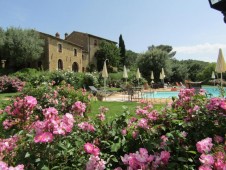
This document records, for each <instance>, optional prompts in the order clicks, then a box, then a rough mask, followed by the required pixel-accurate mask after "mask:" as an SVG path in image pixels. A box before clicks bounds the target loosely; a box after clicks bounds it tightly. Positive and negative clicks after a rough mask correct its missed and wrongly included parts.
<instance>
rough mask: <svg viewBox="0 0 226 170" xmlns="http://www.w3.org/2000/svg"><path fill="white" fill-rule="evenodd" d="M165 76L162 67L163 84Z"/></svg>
mask: <svg viewBox="0 0 226 170" xmlns="http://www.w3.org/2000/svg"><path fill="white" fill-rule="evenodd" d="M165 77H166V75H165V72H164V69H163V68H162V81H163V84H164V78H165Z"/></svg>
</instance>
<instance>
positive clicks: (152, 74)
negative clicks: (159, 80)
mask: <svg viewBox="0 0 226 170" xmlns="http://www.w3.org/2000/svg"><path fill="white" fill-rule="evenodd" d="M154 79H155V78H154V73H153V71H151V80H154Z"/></svg>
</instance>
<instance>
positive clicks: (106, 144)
mask: <svg viewBox="0 0 226 170" xmlns="http://www.w3.org/2000/svg"><path fill="white" fill-rule="evenodd" d="M50 87H51V86H50ZM69 89H70V88H69ZM69 89H67V86H66V87H65V86H64V87H63V88H62V89H61V87H56V88H52V87H51V88H49V87H47V89H46V90H43V91H44V92H43V93H41V94H40V95H37V96H35V97H34V96H31V94H29V96H24V97H23V98H17V99H15V101H14V103H12V105H10V106H8V107H6V108H5V109H4V113H3V114H2V119H3V125H2V126H4V128H5V130H4V134H3V135H2V139H1V140H0V146H1V147H0V148H1V149H0V161H2V162H4V163H5V164H4V163H3V165H4V166H5V165H6V166H8V165H10V166H14V167H16V166H20V167H23V168H24V169H87V170H92V169H99V170H101V169H115V170H120V169H131V170H133V169H143V170H146V169H216V170H224V169H225V166H226V154H225V152H226V151H225V150H226V146H225V132H226V118H225V117H226V107H225V103H226V100H225V99H224V98H212V99H208V98H206V96H205V95H204V94H203V91H201V93H200V94H195V93H194V89H182V90H181V91H180V94H179V98H178V99H175V100H174V101H173V102H172V103H170V104H169V105H168V106H166V107H165V108H163V110H162V111H161V112H158V111H156V110H153V107H152V105H151V104H150V103H148V102H147V101H145V100H144V101H140V106H139V107H137V108H136V110H135V113H136V116H134V117H133V116H131V115H132V114H131V113H130V112H128V111H127V109H124V111H123V112H122V113H118V116H117V117H116V118H115V119H114V120H112V121H107V120H105V115H106V114H107V111H108V109H107V108H104V107H101V108H100V110H99V114H96V118H92V119H91V118H90V117H89V112H87V104H88V103H89V102H88V101H89V100H88V97H87V95H86V94H85V93H86V92H85V91H81V96H80V97H81V98H80V97H77V98H76V100H75V99H74V98H73V99H71V97H72V96H73V95H71V94H70V92H69V91H70V90H69ZM65 90H66V91H65ZM37 91H38V90H37ZM48 92H49V93H48ZM33 94H36V93H33ZM43 94H44V95H45V97H43ZM46 95H48V96H51V97H46ZM59 96H60V97H59ZM62 96H64V98H65V100H62V99H63V98H62ZM56 99H57V101H58V102H56V101H55V100H56ZM79 99H86V100H83V101H82V100H79ZM53 101H54V102H53ZM62 101H63V102H66V104H63V105H62V104H59V103H61V102H62ZM65 106H66V107H65ZM62 108H64V109H62ZM65 108H66V109H65ZM213 141H214V143H213ZM5 143H7V145H5Z"/></svg>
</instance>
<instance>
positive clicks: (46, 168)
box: [41, 165, 49, 170]
mask: <svg viewBox="0 0 226 170" xmlns="http://www.w3.org/2000/svg"><path fill="white" fill-rule="evenodd" d="M41 170H49V168H48V167H47V166H45V165H44V166H43V167H42V168H41Z"/></svg>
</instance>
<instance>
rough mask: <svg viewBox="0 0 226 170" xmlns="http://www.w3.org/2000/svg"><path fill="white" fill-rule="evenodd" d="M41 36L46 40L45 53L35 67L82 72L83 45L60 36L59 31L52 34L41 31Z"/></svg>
mask: <svg viewBox="0 0 226 170" xmlns="http://www.w3.org/2000/svg"><path fill="white" fill-rule="evenodd" d="M40 37H41V38H42V39H44V41H45V47H44V53H43V54H42V56H41V58H40V60H39V61H37V63H33V65H34V64H35V67H38V68H42V69H44V70H49V71H54V70H69V71H75V72H82V71H83V70H84V68H83V60H82V55H83V52H82V47H81V46H79V45H76V44H74V43H72V42H68V41H66V40H63V39H61V38H60V35H59V33H56V36H51V35H48V34H45V33H41V32H40Z"/></svg>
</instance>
